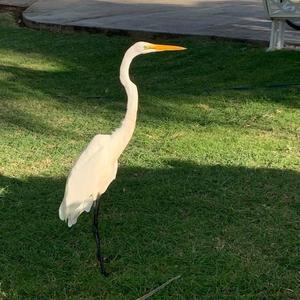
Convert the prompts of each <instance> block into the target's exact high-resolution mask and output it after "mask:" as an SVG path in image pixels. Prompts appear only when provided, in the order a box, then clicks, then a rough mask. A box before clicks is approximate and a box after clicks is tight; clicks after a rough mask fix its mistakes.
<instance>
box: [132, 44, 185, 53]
mask: <svg viewBox="0 0 300 300" xmlns="http://www.w3.org/2000/svg"><path fill="white" fill-rule="evenodd" d="M133 47H134V50H135V51H136V53H137V54H138V55H139V54H147V53H151V52H162V51H182V50H186V48H184V47H180V46H173V45H160V44H152V43H147V42H137V43H135V44H134V45H133Z"/></svg>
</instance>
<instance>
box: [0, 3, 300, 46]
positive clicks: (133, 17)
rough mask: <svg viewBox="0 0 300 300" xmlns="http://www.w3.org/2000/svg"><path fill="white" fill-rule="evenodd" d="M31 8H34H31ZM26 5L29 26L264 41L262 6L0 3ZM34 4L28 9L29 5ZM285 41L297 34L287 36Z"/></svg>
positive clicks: (266, 30)
mask: <svg viewBox="0 0 300 300" xmlns="http://www.w3.org/2000/svg"><path fill="white" fill-rule="evenodd" d="M33 2H34V3H33ZM5 3H6V4H8V3H9V4H10V5H12V3H14V4H15V5H20V6H21V5H23V6H24V5H27V6H29V7H28V8H27V9H26V10H25V11H24V13H23V16H24V20H25V22H26V24H27V25H28V26H34V27H39V26H44V27H45V26H50V27H51V26H54V27H55V28H57V27H58V26H59V27H60V28H61V26H67V27H76V28H92V29H96V30H97V29H98V30H104V31H106V32H109V31H111V32H115V31H118V32H119V31H125V32H126V33H135V32H148V33H152V34H157V33H163V34H184V35H199V36H216V37H225V38H233V39H241V40H254V41H268V40H269V37H270V26H271V23H270V21H269V20H267V19H266V16H265V13H264V9H263V4H262V0H223V1H221V0H206V1H204V0H105V1H103V0H36V1H30V0H0V4H5ZM32 3H33V4H32ZM287 36H288V38H290V39H293V40H295V39H299V40H300V36H299V33H298V32H296V31H289V32H288V33H287Z"/></svg>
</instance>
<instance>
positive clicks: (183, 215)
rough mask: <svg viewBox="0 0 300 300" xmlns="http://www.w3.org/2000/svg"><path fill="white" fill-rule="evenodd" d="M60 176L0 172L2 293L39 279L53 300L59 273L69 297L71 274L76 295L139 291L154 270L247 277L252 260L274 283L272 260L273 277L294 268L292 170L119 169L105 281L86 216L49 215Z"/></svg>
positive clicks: (35, 284) (110, 197)
mask: <svg viewBox="0 0 300 300" xmlns="http://www.w3.org/2000/svg"><path fill="white" fill-rule="evenodd" d="M64 182H65V178H48V177H29V178H26V179H17V178H10V177H6V176H1V177H0V184H1V190H0V192H1V194H0V207H1V209H0V216H1V218H0V219H1V222H0V228H1V235H0V265H1V274H0V281H1V283H2V285H1V289H2V290H4V292H5V293H7V294H8V295H15V296H16V295H17V296H18V297H20V298H22V297H23V298H24V297H25V298H26V297H31V298H38V297H39V293H40V289H39V287H40V286H43V289H42V290H43V293H44V296H45V298H51V299H54V298H56V297H57V296H58V294H59V289H60V284H61V281H62V280H63V281H64V293H65V295H68V296H72V295H76V288H75V287H74V282H77V281H79V282H80V284H79V285H80V289H81V290H80V293H82V294H81V295H91V294H93V293H94V292H95V293H96V291H97V289H99V288H100V289H101V291H102V292H103V293H104V294H105V290H106V289H107V290H108V289H113V290H114V291H115V292H118V293H121V294H122V293H125V292H124V291H125V290H126V289H129V290H131V291H134V290H139V291H141V290H145V291H146V290H147V288H148V286H147V284H146V283H147V278H148V279H149V278H152V279H153V276H154V275H153V274H156V275H155V276H156V277H155V278H160V277H159V276H162V275H159V274H170V275H171V274H175V275H176V274H182V273H184V274H190V273H191V274H192V275H193V276H196V277H195V278H196V279H197V276H198V275H199V276H211V275H212V274H214V272H215V271H216V269H218V270H219V271H218V272H220V273H224V274H226V272H227V273H228V272H230V269H231V268H236V270H240V272H241V274H240V275H241V276H244V275H242V272H248V275H249V274H250V275H249V276H251V274H252V273H251V272H252V271H253V270H252V271H251V266H252V265H253V267H254V266H260V268H258V269H259V270H260V271H253V278H254V277H255V276H257V274H255V272H258V273H260V272H263V273H265V276H266V277H265V279H264V280H265V281H268V280H269V281H270V282H271V283H272V284H275V285H276V282H272V280H273V279H274V278H273V277H272V270H271V269H272V268H274V267H276V268H277V272H278V268H279V273H280V274H279V275H278V276H279V278H282V277H284V276H285V274H288V272H289V270H291V269H293V268H295V263H296V260H297V259H298V258H297V254H296V253H297V251H296V248H297V247H296V246H297V243H298V242H297V241H298V240H297V234H298V232H299V229H300V226H299V214H300V207H299V203H300V201H299V195H300V184H299V183H300V173H298V172H295V171H291V170H277V169H250V168H246V167H233V166H218V165H216V166H202V165H197V164H195V163H192V162H184V161H168V162H165V164H164V167H162V168H160V169H150V168H149V169H148V168H140V167H136V168H132V167H130V168H127V167H121V168H120V170H119V174H118V179H117V180H116V182H115V183H114V184H113V185H112V186H111V187H110V189H109V191H108V193H107V194H106V195H105V196H104V197H103V200H104V201H103V206H102V207H103V212H102V216H103V219H102V222H101V226H102V232H103V238H104V249H105V252H106V254H108V255H112V257H113V260H112V261H111V262H110V263H109V264H108V269H109V270H110V271H111V272H112V275H111V276H110V277H109V278H108V279H104V278H101V277H100V275H98V274H97V265H96V259H95V252H94V251H95V245H94V241H93V237H92V233H91V216H90V215H88V214H83V215H82V216H81V217H80V218H79V221H78V223H77V224H76V226H74V227H72V228H71V229H68V227H67V226H66V224H64V223H62V222H61V221H60V220H59V219H58V206H59V204H60V201H61V198H62V196H63V191H64ZM262 253H263V256H261V254H262ZM203 263H204V264H205V266H206V267H205V269H204V270H203V268H200V265H202V264H203ZM247 266H248V269H247ZM269 268H270V269H269ZM245 269H247V271H245ZM237 272H239V271H237ZM200 273H201V274H200ZM197 274H198V275H197ZM270 274H271V275H270ZM295 276H296V275H295ZM91 278H94V279H92V280H91ZM129 278H136V282H135V283H134V282H132V281H131V280H129ZM143 278H144V279H143ZM162 278H164V277H162ZM255 278H256V277H255ZM98 280H99V282H101V286H100V287H99V284H98V283H97V282H98ZM191 280H192V279H191ZM257 280H258V279H257ZM274 280H275V279H274ZM294 280H295V284H296V277H295V278H294ZM91 282H94V283H93V284H95V286H93V285H92V284H91ZM191 282H192V281H191ZM262 282H263V281H262ZM232 284H233V286H234V284H235V283H234V280H233V282H232ZM143 285H144V286H143ZM143 287H144V288H143ZM207 288H209V286H208V287H207ZM124 289H125V290H124Z"/></svg>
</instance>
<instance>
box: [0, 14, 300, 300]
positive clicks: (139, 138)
mask: <svg viewBox="0 0 300 300" xmlns="http://www.w3.org/2000/svg"><path fill="white" fill-rule="evenodd" d="M133 42H135V40H134V39H133V38H128V37H117V36H115V37H106V36H103V35H97V34H95V35H88V34H55V33H49V32H39V31H34V30H30V29H26V28H19V27H16V26H15V25H13V23H12V21H10V20H9V19H8V17H7V16H6V17H4V16H2V17H1V21H0V101H1V102H0V105H1V106H0V137H1V142H0V162H1V164H0V184H1V185H0V299H72V300H73V299H84V300H86V299H136V298H138V297H140V296H142V295H143V294H146V293H147V292H149V291H150V290H152V289H154V288H155V287H157V286H159V285H160V284H162V283H164V282H166V281H167V280H168V279H170V278H172V277H175V276H177V275H181V278H180V279H178V280H177V281H174V282H173V283H171V284H170V285H169V286H167V287H166V288H164V289H163V290H161V291H160V293H158V294H156V295H155V296H153V297H152V298H151V299H189V300H190V299H299V298H300V250H299V249H300V151H299V148H300V140H299V136H300V121H299V118H300V111H299V108H300V100H299V97H300V95H299V92H300V85H294V84H300V53H299V52H288V51H282V52H275V53H266V52H265V49H263V48H261V47H259V46H255V45H248V44H244V43H234V42H222V41H218V42H216V41H205V40H204V41H201V40H196V39H189V38H186V39H176V40H175V39H174V40H158V41H156V42H162V43H172V44H178V45H182V46H186V47H187V48H188V51H186V52H181V53H159V54H151V55H145V56H142V57H139V58H137V59H136V61H135V62H134V64H133V66H132V78H133V80H134V81H135V82H136V83H137V85H138V86H139V91H140V108H139V115H138V123H137V128H136V131H135V134H134V138H133V140H132V141H131V143H130V145H129V146H128V148H127V149H126V151H125V153H124V154H123V155H122V157H121V159H120V168H119V172H118V176H117V180H116V181H115V182H114V183H113V184H112V185H111V186H110V188H109V190H108V192H107V193H106V194H105V195H104V196H103V197H102V199H103V206H102V207H103V219H102V222H101V226H102V228H101V229H102V232H103V238H104V241H103V247H104V252H105V255H107V256H112V260H111V261H110V262H109V263H107V270H108V271H109V272H110V273H111V275H110V277H108V278H104V277H101V276H100V275H99V273H98V269H97V262H96V258H95V243H94V239H93V236H92V233H91V221H92V218H91V217H92V216H91V214H86V213H85V214H83V215H81V216H80V218H79V220H78V223H77V224H76V226H74V227H72V228H71V229H69V228H68V227H67V225H66V224H65V223H63V222H61V221H60V220H59V218H58V207H59V205H60V202H61V200H62V197H63V193H64V185H65V180H66V176H67V175H68V172H69V170H70V168H71V166H72V162H73V161H74V160H75V158H76V157H77V156H78V154H79V153H80V151H81V150H82V149H83V148H84V147H85V145H86V144H87V143H88V142H89V140H90V139H91V138H92V136H93V135H95V134H96V133H110V132H111V131H112V130H113V129H115V128H116V127H118V126H119V124H120V121H121V120H122V118H123V116H124V113H125V109H126V101H125V100H126V97H125V93H124V91H123V89H122V87H121V85H120V83H119V80H118V69H119V65H120V62H121V59H122V56H123V53H124V51H125V50H126V49H127V48H128V47H129V46H130V45H131V44H132V43H133ZM283 84H289V85H288V86H285V85H283ZM239 87H242V88H239Z"/></svg>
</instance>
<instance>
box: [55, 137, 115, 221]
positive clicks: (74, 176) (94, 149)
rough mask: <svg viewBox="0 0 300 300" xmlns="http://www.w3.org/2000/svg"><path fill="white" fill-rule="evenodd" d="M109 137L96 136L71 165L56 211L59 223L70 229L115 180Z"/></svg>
mask: <svg viewBox="0 0 300 300" xmlns="http://www.w3.org/2000/svg"><path fill="white" fill-rule="evenodd" d="M110 140H111V136H109V135H101V134H98V135H96V136H95V137H94V138H93V139H92V141H91V142H90V143H89V145H88V146H87V147H86V149H85V150H84V151H83V152H82V153H81V155H80V157H79V158H78V160H77V161H76V163H75V164H74V166H73V168H72V170H71V172H70V175H69V177H68V179H67V184H66V189H65V195H64V199H63V201H62V203H61V206H60V208H59V216H60V219H61V220H65V221H68V225H69V226H72V225H74V224H75V223H76V221H77V218H78V216H79V215H80V214H81V213H82V212H83V211H87V212H89V211H90V209H91V206H92V204H93V202H94V201H95V200H96V199H97V198H98V197H99V196H100V195H101V194H103V193H104V192H105V191H106V189H107V187H108V186H109V184H110V183H111V182H112V181H113V180H114V179H115V178H116V173H117V167H118V162H117V160H112V158H111V155H110V154H111V149H110V148H111V147H110V145H111V143H110Z"/></svg>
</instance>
